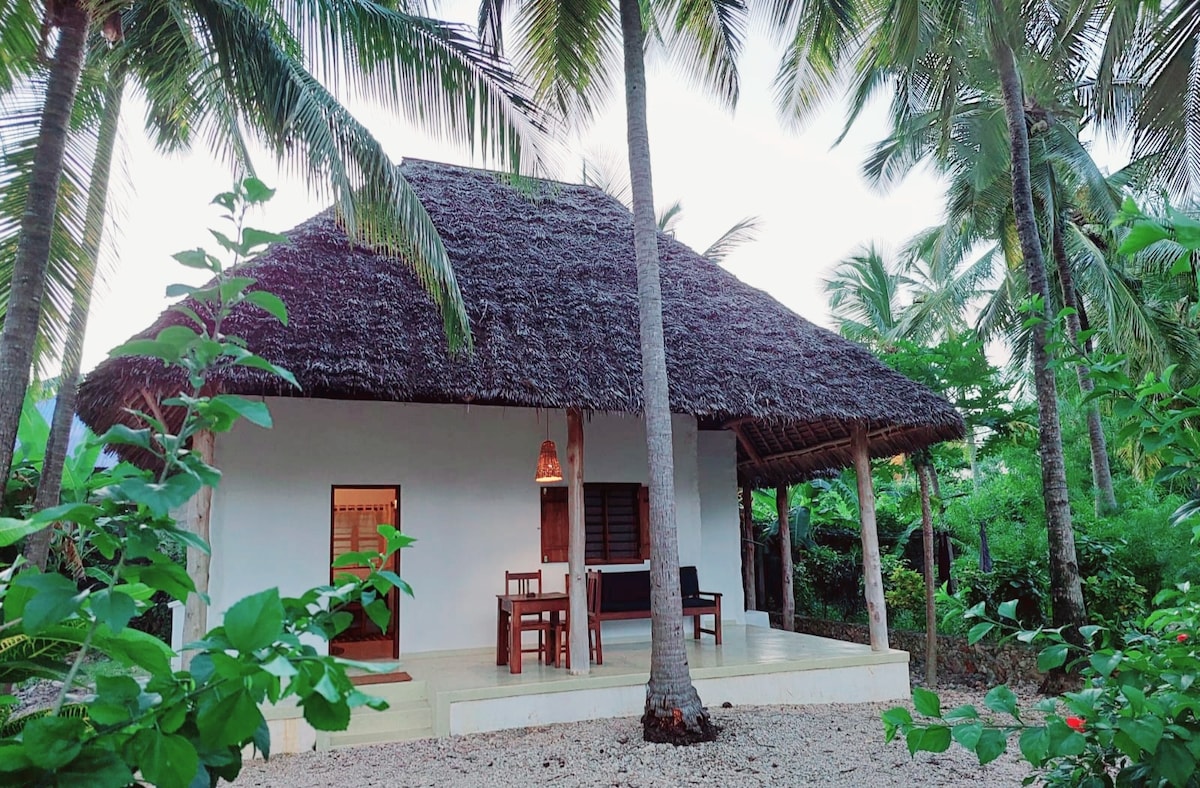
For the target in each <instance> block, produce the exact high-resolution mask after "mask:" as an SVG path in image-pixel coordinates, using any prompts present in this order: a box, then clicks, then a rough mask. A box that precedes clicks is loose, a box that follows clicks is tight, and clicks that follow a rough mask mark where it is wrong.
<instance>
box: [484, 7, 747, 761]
mask: <svg viewBox="0 0 1200 788" xmlns="http://www.w3.org/2000/svg"><path fill="white" fill-rule="evenodd" d="M503 8H504V5H503V4H502V3H500V2H498V0H483V2H482V3H481V6H480V12H479V27H480V33H481V35H482V37H483V38H484V39H485V41H488V42H489V43H490V44H491V46H492V47H493V48H494V49H495V50H496V51H497V52H500V51H501V50H502V43H503V40H504V37H503V24H502V10H503ZM643 8H644V9H645V14H646V15H645V16H643ZM513 10H514V11H515V14H516V18H517V23H518V26H519V28H520V29H521V31H522V39H521V41H520V42H518V46H519V52H520V54H519V55H518V57H517V58H516V60H517V63H518V65H519V66H520V67H521V70H522V72H523V73H525V74H526V75H528V77H529V78H530V81H531V82H532V84H533V85H534V87H535V90H536V95H537V96H539V97H543V98H545V99H546V100H548V101H550V102H551V103H552V104H553V105H554V106H555V107H557V108H558V109H559V110H560V111H561V112H562V113H563V114H564V115H566V116H568V117H570V118H574V119H586V118H587V117H588V116H589V114H590V113H591V111H592V110H593V108H594V107H595V106H596V105H597V103H598V102H599V101H601V100H602V99H603V98H604V97H605V96H606V94H607V92H608V90H609V88H610V87H611V75H612V74H613V73H614V72H615V69H614V68H612V66H613V65H615V63H614V61H615V60H616V57H615V56H616V53H617V52H618V51H619V52H621V54H622V62H623V65H624V76H625V110H626V124H627V125H626V141H627V144H628V159H629V181H630V185H631V195H632V202H633V245H634V253H635V259H636V264H637V282H638V317H639V323H640V334H641V355H642V406H643V409H644V413H645V424H646V448H647V464H648V466H649V475H650V575H651V613H652V616H651V649H650V681H649V682H648V684H647V685H646V711H645V714H644V716H643V718H642V722H643V729H644V735H645V737H646V738H647V739H648V740H651V741H674V742H691V741H700V740H708V739H711V738H713V737H714V736H715V731H714V729H713V728H712V725H711V723H710V722H709V719H708V714H707V713H706V712H705V710H704V707H703V705H702V704H701V703H700V698H699V695H697V693H696V689H695V687H694V686H693V684H692V681H691V677H690V675H689V672H688V667H687V653H686V651H685V647H684V640H683V619H682V609H681V607H680V597H679V581H678V577H679V539H678V533H677V531H676V527H675V493H674V458H673V456H672V435H671V409H670V398H669V392H668V384H667V364H666V350H665V346H664V340H663V327H662V294H661V281H660V277H659V263H658V228H657V224H656V221H655V216H654V190H653V184H652V176H651V166H650V142H649V134H648V129H647V119H646V70H645V47H646V43H647V42H646V32H647V27H649V28H650V31H651V32H652V33H653V34H655V40H656V41H657V40H664V41H665V42H666V43H668V44H669V45H670V51H671V52H672V54H673V55H674V56H675V57H676V58H677V60H678V61H679V62H680V63H682V64H683V66H684V67H685V68H686V69H687V72H688V73H689V74H690V75H692V76H695V77H696V78H697V79H699V80H701V81H702V82H704V83H705V84H706V85H708V86H710V87H712V88H713V89H714V90H715V92H716V93H717V95H718V96H719V97H721V98H722V99H723V100H725V101H726V102H728V103H729V104H731V105H732V103H733V102H735V101H736V99H737V93H738V83H737V71H736V67H735V62H736V56H737V52H738V49H739V47H740V44H741V37H742V28H743V25H744V20H743V12H744V6H743V4H742V2H741V0H686V1H685V2H678V3H676V2H673V1H672V2H669V3H663V2H651V3H647V4H645V5H643V4H642V3H640V2H638V0H618V2H617V3H616V4H615V5H614V4H612V3H609V2H606V1H605V0H557V1H556V0H525V2H522V3H520V4H519V5H518V6H517V8H515V9H513Z"/></svg>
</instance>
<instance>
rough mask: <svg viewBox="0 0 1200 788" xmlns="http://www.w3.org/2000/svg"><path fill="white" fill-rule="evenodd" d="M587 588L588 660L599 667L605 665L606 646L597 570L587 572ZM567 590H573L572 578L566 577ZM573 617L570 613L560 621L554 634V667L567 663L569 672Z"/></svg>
mask: <svg viewBox="0 0 1200 788" xmlns="http://www.w3.org/2000/svg"><path fill="white" fill-rule="evenodd" d="M585 587H586V589H587V621H588V658H589V659H591V660H592V661H593V662H595V663H596V664H597V665H603V664H604V645H603V643H602V641H601V640H600V616H599V613H600V572H599V571H597V570H595V569H589V570H588V571H587V578H586V584H585ZM566 588H567V590H568V592H569V591H570V588H571V576H570V575H567V576H566ZM570 631H571V616H570V614H569V613H568V614H567V615H566V616H563V617H562V619H561V620H560V621H559V626H558V629H557V630H555V631H554V632H553V635H552V638H553V640H554V645H553V649H554V665H555V667H557V666H558V665H559V664H560V663H562V662H564V660H565V663H566V667H567V670H570V669H571V647H570V642H569V641H570V635H569V633H570Z"/></svg>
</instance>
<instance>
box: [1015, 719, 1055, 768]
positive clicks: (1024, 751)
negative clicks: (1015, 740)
mask: <svg viewBox="0 0 1200 788" xmlns="http://www.w3.org/2000/svg"><path fill="white" fill-rule="evenodd" d="M1020 748H1021V757H1023V758H1024V759H1025V760H1027V761H1029V763H1031V764H1033V765H1034V766H1041V765H1042V764H1043V763H1045V762H1046V759H1047V758H1048V757H1049V756H1050V733H1049V732H1048V731H1047V730H1046V729H1045V728H1044V727H1037V728H1026V729H1025V730H1023V731H1021V739H1020Z"/></svg>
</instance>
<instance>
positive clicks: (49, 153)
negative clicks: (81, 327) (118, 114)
mask: <svg viewBox="0 0 1200 788" xmlns="http://www.w3.org/2000/svg"><path fill="white" fill-rule="evenodd" d="M48 10H50V11H51V12H52V13H51V15H50V16H49V17H48V18H47V19H46V20H45V22H46V24H47V25H48V26H52V27H54V28H56V29H57V30H58V31H59V35H58V43H57V44H56V45H55V48H54V59H53V61H52V65H51V68H50V74H49V78H48V80H47V83H46V98H45V102H44V104H43V107H42V112H41V121H40V124H39V128H40V135H39V141H38V145H37V148H36V152H35V154H34V158H33V165H32V167H31V169H30V176H29V191H28V194H27V196H26V205H27V209H26V211H25V213H24V215H23V217H22V220H21V225H20V235H19V239H20V240H19V242H18V245H17V251H16V258H15V259H14V261H13V274H12V286H11V288H10V290H9V298H8V309H7V310H6V312H5V315H4V328H3V330H2V331H0V480H4V479H7V478H8V471H9V466H10V465H11V464H12V452H13V444H14V442H15V441H16V437H17V424H18V422H19V421H20V418H21V404H22V403H23V402H24V399H25V389H26V388H27V387H28V385H29V374H30V367H31V366H32V364H33V349H34V345H35V344H36V342H37V335H38V324H39V322H40V320H41V307H42V295H43V293H44V291H45V280H46V267H47V264H48V262H49V259H50V246H51V239H52V236H53V228H54V209H55V206H56V205H57V202H58V186H59V181H60V179H61V177H62V170H63V158H64V156H65V153H66V147H67V135H68V130H69V123H70V118H71V108H72V106H73V105H74V103H75V92H76V90H77V89H78V87H79V75H80V72H81V70H82V68H83V58H84V53H85V49H86V42H87V36H88V31H89V27H90V24H91V20H90V19H89V18H88V10H87V8H86V7H85V6H83V5H82V4H81V3H78V2H72V1H71V0H68V1H67V2H62V3H56V4H54V5H53V6H52V7H51V8H50V9H48Z"/></svg>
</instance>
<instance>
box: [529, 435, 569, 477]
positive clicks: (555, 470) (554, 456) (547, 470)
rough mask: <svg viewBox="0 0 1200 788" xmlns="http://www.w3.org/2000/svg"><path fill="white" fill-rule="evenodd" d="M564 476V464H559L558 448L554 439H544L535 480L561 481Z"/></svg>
mask: <svg viewBox="0 0 1200 788" xmlns="http://www.w3.org/2000/svg"><path fill="white" fill-rule="evenodd" d="M562 477H563V475H562V466H561V465H559V464H558V449H556V448H554V441H543V442H542V451H541V452H540V453H539V454H538V464H537V475H536V476H534V481H538V482H561V481H562Z"/></svg>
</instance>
